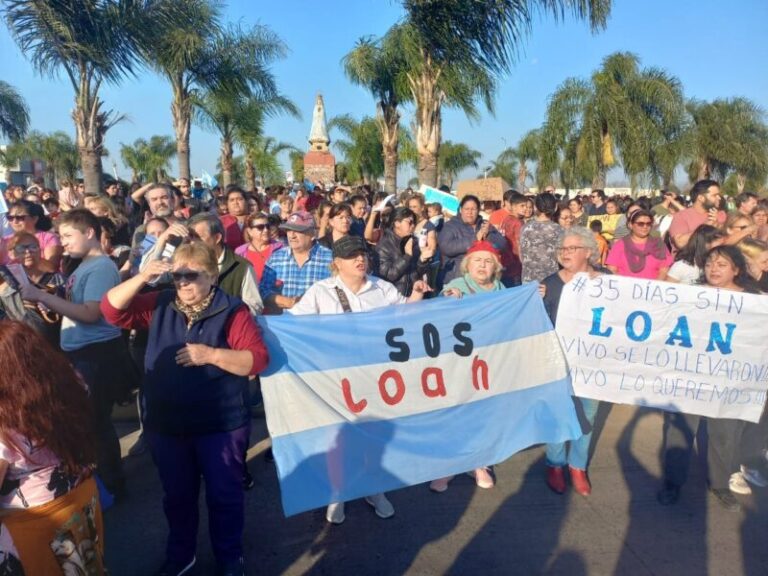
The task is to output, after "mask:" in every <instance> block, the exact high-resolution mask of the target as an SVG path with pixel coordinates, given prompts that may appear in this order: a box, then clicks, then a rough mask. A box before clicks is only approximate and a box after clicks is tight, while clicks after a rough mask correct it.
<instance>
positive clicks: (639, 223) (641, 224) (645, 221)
mask: <svg viewBox="0 0 768 576" xmlns="http://www.w3.org/2000/svg"><path fill="white" fill-rule="evenodd" d="M632 225H633V226H641V227H643V228H650V227H651V226H653V222H649V221H648V220H643V221H642V222H633V223H632Z"/></svg>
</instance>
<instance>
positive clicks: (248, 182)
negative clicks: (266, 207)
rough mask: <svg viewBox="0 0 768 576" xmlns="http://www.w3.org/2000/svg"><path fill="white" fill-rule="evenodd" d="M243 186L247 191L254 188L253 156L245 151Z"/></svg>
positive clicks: (252, 190) (254, 168) (254, 170)
mask: <svg viewBox="0 0 768 576" xmlns="http://www.w3.org/2000/svg"><path fill="white" fill-rule="evenodd" d="M262 184H263V182H262ZM245 186H246V188H245V189H246V190H247V191H248V192H254V191H255V190H256V167H255V166H254V165H253V157H251V155H250V154H248V153H247V152H246V154H245Z"/></svg>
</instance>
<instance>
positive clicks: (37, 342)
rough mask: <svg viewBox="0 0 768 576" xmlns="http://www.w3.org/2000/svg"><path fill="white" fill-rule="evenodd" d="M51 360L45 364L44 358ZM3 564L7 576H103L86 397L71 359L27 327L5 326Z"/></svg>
mask: <svg viewBox="0 0 768 576" xmlns="http://www.w3.org/2000/svg"><path fill="white" fill-rule="evenodd" d="M43 358H44V359H45V360H44V361H41V359H43ZM0 363H2V366H3V371H2V374H0V484H2V489H0V515H1V516H2V525H1V526H0V567H2V573H3V574H30V575H31V574H46V575H48V574H70V572H68V571H66V567H64V566H62V565H61V564H60V563H59V562H60V559H61V558H60V556H59V553H60V551H61V550H67V549H69V550H72V549H74V550H76V551H78V552H80V553H81V558H80V560H81V561H82V563H83V564H82V565H75V564H73V566H75V568H76V569H77V570H79V571H78V572H77V573H78V574H105V567H104V561H103V558H104V531H103V525H102V520H101V507H100V505H99V498H98V491H97V488H96V482H95V481H94V478H93V476H92V475H91V470H92V466H93V463H94V461H95V460H96V446H95V444H94V439H93V431H92V422H91V420H90V412H89V411H88V410H84V409H83V407H84V406H86V405H87V404H88V392H87V391H86V389H85V388H84V387H83V385H82V383H81V382H80V379H79V377H78V376H77V374H76V373H75V371H74V370H73V368H72V365H71V364H70V363H69V362H68V361H67V359H66V357H65V356H64V355H63V354H62V353H61V352H59V351H58V350H56V349H54V348H53V347H52V346H50V345H49V344H48V343H47V342H46V341H45V339H44V338H42V337H41V336H40V335H39V334H38V333H37V332H35V331H34V330H32V329H31V328H30V327H29V326H27V325H26V324H23V323H21V322H10V321H6V322H0Z"/></svg>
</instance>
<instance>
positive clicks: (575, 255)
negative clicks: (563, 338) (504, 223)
mask: <svg viewBox="0 0 768 576" xmlns="http://www.w3.org/2000/svg"><path fill="white" fill-rule="evenodd" d="M598 258H599V251H598V247H597V242H596V241H595V237H594V235H593V234H592V233H591V232H590V231H589V230H587V229H586V228H582V227H581V226H574V227H573V228H571V229H569V230H566V231H565V232H564V233H563V235H562V236H561V237H560V240H559V241H558V243H557V261H558V262H559V263H560V266H562V269H561V270H560V271H559V272H555V273H554V274H552V275H551V276H547V277H546V278H545V279H544V280H543V281H542V286H543V287H544V288H543V289H544V307H545V308H546V310H547V314H549V317H550V319H551V320H552V324H557V309H558V307H559V305H560V296H561V295H562V293H563V287H564V286H565V285H566V284H567V283H568V282H570V281H571V280H572V279H573V277H574V276H576V274H580V273H582V272H585V273H587V274H589V275H590V277H594V276H597V275H598V274H599V272H598V271H597V269H596V266H597V262H598ZM573 400H574V402H575V403H576V404H577V408H578V405H581V408H582V409H583V411H584V416H585V417H586V420H587V422H588V423H589V426H590V428H591V426H592V424H593V422H594V421H595V414H597V408H598V406H599V404H600V403H599V402H598V401H597V400H590V399H587V398H577V397H574V399H573ZM591 439H592V430H591V429H590V431H589V432H587V433H586V434H582V435H581V436H580V437H579V438H576V439H575V440H571V441H570V442H558V443H556V444H547V486H549V487H550V488H551V489H552V490H553V491H554V492H556V493H557V494H563V493H565V490H566V481H565V466H566V464H567V465H568V469H569V471H570V476H571V483H572V484H573V489H574V490H576V492H577V493H579V494H581V495H582V496H589V495H590V494H591V493H592V486H591V485H590V483H589V478H588V477H587V463H588V460H589V442H590V440H591ZM568 444H570V450H568Z"/></svg>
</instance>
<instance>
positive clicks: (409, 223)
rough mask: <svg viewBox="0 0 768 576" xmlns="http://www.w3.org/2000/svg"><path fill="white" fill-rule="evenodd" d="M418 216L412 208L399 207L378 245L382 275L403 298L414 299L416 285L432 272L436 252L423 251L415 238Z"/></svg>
mask: <svg viewBox="0 0 768 576" xmlns="http://www.w3.org/2000/svg"><path fill="white" fill-rule="evenodd" d="M415 225H416V215H415V214H414V213H413V212H411V210H409V209H408V208H396V209H395V210H394V211H393V212H392V214H391V218H390V221H389V226H387V228H386V229H385V230H384V233H383V235H382V237H381V239H380V240H379V243H378V244H377V245H376V255H377V258H378V264H379V271H378V275H379V276H380V277H381V278H383V279H385V280H387V281H388V282H392V284H394V285H395V286H396V287H397V289H398V290H399V291H400V293H401V294H402V295H403V296H406V297H407V296H410V295H411V292H412V290H413V286H414V284H415V283H416V282H417V281H419V280H420V279H421V278H422V277H423V276H424V275H425V274H426V273H427V272H429V262H430V260H431V259H432V256H433V255H434V251H433V250H432V249H430V247H429V246H425V247H424V248H421V247H420V246H419V241H418V239H417V238H416V237H415V236H414V235H413V230H414V227H415Z"/></svg>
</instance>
